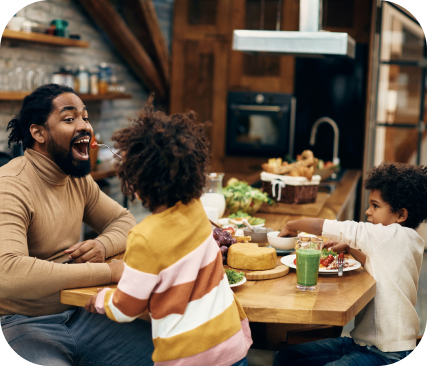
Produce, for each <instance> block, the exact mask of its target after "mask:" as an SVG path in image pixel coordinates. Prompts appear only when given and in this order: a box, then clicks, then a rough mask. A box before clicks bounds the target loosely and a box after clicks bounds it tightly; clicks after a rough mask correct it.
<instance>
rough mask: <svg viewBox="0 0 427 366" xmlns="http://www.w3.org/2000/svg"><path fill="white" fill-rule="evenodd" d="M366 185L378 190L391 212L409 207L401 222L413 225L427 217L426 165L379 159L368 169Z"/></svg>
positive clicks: (368, 187) (418, 223)
mask: <svg viewBox="0 0 427 366" xmlns="http://www.w3.org/2000/svg"><path fill="white" fill-rule="evenodd" d="M365 188H366V189H368V190H371V191H373V190H378V191H379V192H380V193H381V197H382V199H383V200H384V201H385V202H387V203H388V204H389V205H390V208H391V212H393V213H396V212H398V211H399V210H400V209H402V208H406V209H407V210H408V219H407V220H406V221H405V222H404V223H403V225H404V226H406V227H410V228H412V229H416V228H417V227H418V226H419V225H420V224H421V223H422V222H423V221H424V220H425V219H427V167H425V166H423V165H420V166H419V165H410V164H402V163H387V162H385V163H381V164H380V165H378V166H375V167H373V168H372V169H371V170H370V171H369V172H368V178H367V179H366V181H365Z"/></svg>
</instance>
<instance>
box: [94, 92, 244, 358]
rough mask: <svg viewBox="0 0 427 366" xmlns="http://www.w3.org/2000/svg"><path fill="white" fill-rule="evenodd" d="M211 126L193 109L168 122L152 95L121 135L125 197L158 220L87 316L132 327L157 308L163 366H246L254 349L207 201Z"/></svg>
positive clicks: (141, 231)
mask: <svg viewBox="0 0 427 366" xmlns="http://www.w3.org/2000/svg"><path fill="white" fill-rule="evenodd" d="M204 128H205V126H204V124H203V123H198V122H196V117H195V114H194V112H189V113H187V114H175V115H172V116H167V115H166V114H165V113H164V112H161V111H155V110H154V108H153V105H152V98H150V100H149V102H148V103H147V105H146V107H145V108H144V110H143V111H142V112H141V113H140V115H139V117H138V118H137V119H135V120H134V121H133V123H132V125H131V126H129V127H126V128H124V129H122V130H119V131H117V132H115V134H114V135H113V140H114V141H116V144H115V146H116V147H117V148H118V149H119V151H120V152H121V154H122V156H123V161H122V162H120V164H119V165H118V176H119V177H120V179H121V182H122V191H123V193H124V194H127V195H130V196H131V197H134V196H135V195H136V196H137V197H138V198H139V199H140V200H141V201H142V202H143V205H144V206H145V207H148V208H149V210H150V211H151V212H152V213H153V214H152V215H150V216H148V217H147V218H145V219H144V220H143V221H142V222H140V223H139V224H138V225H136V226H135V227H134V228H133V229H132V230H131V231H130V232H129V236H128V241H127V245H126V252H125V255H124V262H125V264H124V272H123V276H122V277H121V280H120V282H119V283H118V286H117V289H115V290H112V289H104V290H102V291H101V292H99V294H97V295H94V296H93V297H92V299H90V300H89V301H88V302H87V304H86V310H88V311H91V312H98V313H100V314H105V313H106V314H107V316H108V317H109V318H110V319H112V320H115V321H117V322H130V321H133V320H134V319H135V318H137V317H138V316H139V315H141V314H142V313H144V312H145V311H146V310H147V309H148V311H149V312H150V316H151V320H152V336H153V343H154V348H155V350H154V353H153V356H152V357H153V361H154V362H155V365H158V366H160V365H162V366H181V365H185V366H191V365H194V366H196V365H197V366H199V365H206V366H207V365H212V366H213V365H215V366H218V365H223V366H229V365H239V366H244V365H247V361H246V354H247V352H248V349H249V347H250V345H251V344H252V339H251V334H250V329H249V322H248V319H247V317H246V315H245V313H244V311H243V308H242V307H241V306H240V304H239V303H238V301H237V299H236V298H235V296H234V294H233V292H232V290H231V289H230V287H229V284H228V279H227V276H226V274H225V272H224V269H223V264H222V254H221V251H220V249H219V248H218V245H217V243H216V241H215V239H214V238H213V233H212V226H211V224H210V223H209V220H208V218H207V216H206V213H205V210H204V209H203V206H202V203H201V202H200V196H201V195H202V193H203V188H204V186H205V183H206V166H207V163H208V146H209V144H208V140H207V138H206V136H205V133H204Z"/></svg>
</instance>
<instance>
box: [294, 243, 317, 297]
mask: <svg viewBox="0 0 427 366" xmlns="http://www.w3.org/2000/svg"><path fill="white" fill-rule="evenodd" d="M303 239H306V238H303ZM322 249H323V240H322V239H321V238H310V240H298V241H297V247H296V255H297V261H296V263H297V288H298V289H300V290H303V291H307V290H315V289H316V285H317V277H318V275H319V264H320V254H321V252H322Z"/></svg>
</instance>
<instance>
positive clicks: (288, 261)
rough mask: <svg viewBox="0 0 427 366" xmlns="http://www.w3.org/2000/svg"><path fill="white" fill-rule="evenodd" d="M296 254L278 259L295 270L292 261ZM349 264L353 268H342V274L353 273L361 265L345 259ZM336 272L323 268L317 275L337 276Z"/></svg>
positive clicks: (355, 261) (335, 270)
mask: <svg viewBox="0 0 427 366" xmlns="http://www.w3.org/2000/svg"><path fill="white" fill-rule="evenodd" d="M296 257H297V256H296V254H291V255H287V256H286V257H282V259H280V261H281V262H282V263H283V264H284V265H285V266H288V267H290V268H294V269H296V268H297V266H296V265H295V264H294V259H295V258H296ZM346 261H347V262H348V263H349V264H351V263H356V265H355V266H353V267H348V268H343V271H344V272H349V271H354V270H355V269H358V268H360V267H361V266H362V265H361V264H360V262H358V261H357V260H355V259H347V260H346ZM337 273H338V270H337V269H325V268H319V274H337Z"/></svg>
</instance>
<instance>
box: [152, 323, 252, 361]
mask: <svg viewBox="0 0 427 366" xmlns="http://www.w3.org/2000/svg"><path fill="white" fill-rule="evenodd" d="M241 324H242V329H240V330H239V331H238V332H237V333H236V334H235V335H233V336H232V337H230V338H229V339H227V340H226V341H224V342H222V343H220V344H218V345H216V346H214V347H212V348H210V349H208V350H207V351H204V352H202V353H198V354H197V355H193V356H190V357H186V358H180V359H178V360H171V361H164V362H156V363H155V364H154V365H155V366H200V365H203V366H230V365H232V364H234V363H236V362H238V361H240V360H241V359H243V358H244V357H246V355H247V353H248V349H249V347H250V346H251V344H252V338H251V330H250V328H249V321H248V319H247V318H246V319H243V320H242V322H241ZM177 347H179V344H177Z"/></svg>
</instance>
